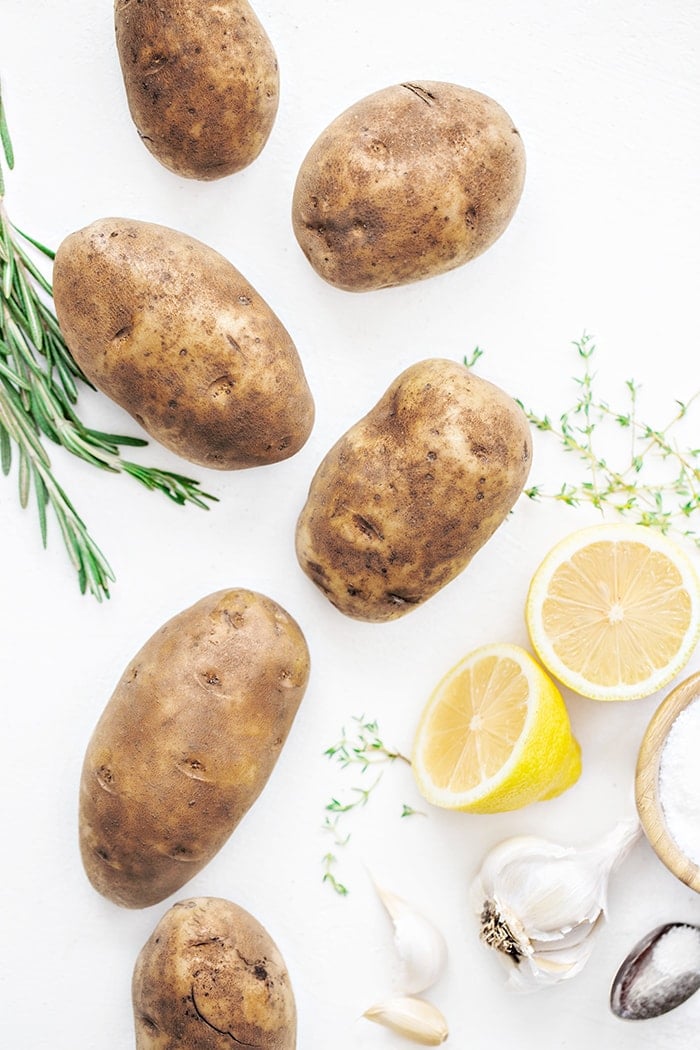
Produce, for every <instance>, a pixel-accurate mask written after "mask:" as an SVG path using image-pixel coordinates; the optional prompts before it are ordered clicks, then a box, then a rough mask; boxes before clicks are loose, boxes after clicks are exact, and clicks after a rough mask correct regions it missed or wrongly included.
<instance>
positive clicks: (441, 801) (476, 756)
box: [412, 644, 581, 813]
mask: <svg viewBox="0 0 700 1050" xmlns="http://www.w3.org/2000/svg"><path fill="white" fill-rule="evenodd" d="M412 767H413V772H414V775H415V778H416V783H417V785H418V789H419V791H420V792H421V794H422V795H423V797H424V798H425V799H427V801H428V802H431V803H432V804H433V805H436V806H442V807H443V808H445V809H459V810H464V811H467V812H471V813H499V812H503V811H505V810H512V809H519V808H520V807H521V806H526V805H529V804H530V803H531V802H536V801H538V800H540V799H545V798H553V797H554V796H555V795H558V794H561V792H562V791H565V790H566V789H567V788H568V787H570V786H571V785H572V784H573V783H574V782H575V781H576V780H577V779H578V777H579V775H580V773H581V753H580V748H579V746H578V744H577V742H576V741H575V740H574V738H573V735H572V733H571V726H570V723H569V716H568V714H567V710H566V707H565V705H564V701H563V699H562V696H561V694H560V692H559V690H558V689H557V687H556V686H555V685H554V683H553V682H552V681H551V679H550V678H549V677H548V676H547V675H546V674H545V673H544V671H543V670H542V668H541V667H539V665H538V664H537V663H536V662H535V661H534V660H533V659H532V657H531V656H530V655H529V653H527V652H526V651H525V650H524V649H521V648H520V647H519V646H517V645H507V644H498V645H487V646H484V647H482V648H481V649H477V650H475V651H474V652H472V653H470V654H469V655H467V656H466V657H465V658H464V659H463V660H461V661H460V663H458V664H457V665H456V666H455V667H453V668H452V670H451V671H449V672H448V673H447V674H446V675H445V677H444V678H443V679H442V681H441V682H439V683H438V685H437V687H436V688H435V690H434V691H433V693H432V695H431V697H430V699H429V701H428V703H427V705H426V707H425V710H424V711H423V713H422V715H421V718H420V721H419V725H418V729H417V731H416V737H415V742H414V748H413V760H412Z"/></svg>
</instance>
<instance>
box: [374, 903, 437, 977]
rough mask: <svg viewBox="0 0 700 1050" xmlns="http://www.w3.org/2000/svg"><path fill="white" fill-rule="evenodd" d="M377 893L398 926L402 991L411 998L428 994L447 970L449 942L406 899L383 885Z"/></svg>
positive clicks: (397, 935) (396, 935)
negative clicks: (428, 990) (421, 993)
mask: <svg viewBox="0 0 700 1050" xmlns="http://www.w3.org/2000/svg"><path fill="white" fill-rule="evenodd" d="M375 885H376V884H375ZM376 890H377V893H378V895H379V898H380V900H381V901H382V904H383V905H384V907H385V908H386V910H387V912H388V913H389V915H390V916H391V920H392V922H393V924H394V944H395V946H396V951H397V953H398V955H399V958H400V960H401V977H400V981H401V989H402V991H403V992H405V993H406V994H407V995H415V994H416V993H417V992H424V991H425V990H426V989H427V988H430V987H431V986H432V985H433V984H435V982H436V981H437V980H438V978H439V977H440V975H441V974H442V972H443V970H444V968H445V964H446V962H447V945H446V944H445V939H444V937H443V936H442V934H441V933H440V931H439V930H438V929H437V928H436V927H435V926H434V925H433V923H432V922H430V920H429V919H426V917H425V916H424V915H422V914H421V913H420V912H419V911H417V910H416V909H415V908H414V907H413V906H412V905H411V904H409V903H408V901H406V900H404V898H403V897H398V896H397V895H396V894H395V893H391V892H390V891H389V890H386V889H384V888H383V887H382V886H378V885H377V886H376Z"/></svg>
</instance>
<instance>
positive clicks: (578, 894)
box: [471, 821, 641, 991]
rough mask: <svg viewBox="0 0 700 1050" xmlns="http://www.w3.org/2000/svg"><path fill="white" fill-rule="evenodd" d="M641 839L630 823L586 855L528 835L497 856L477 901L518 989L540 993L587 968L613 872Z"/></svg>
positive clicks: (484, 929) (480, 881)
mask: <svg viewBox="0 0 700 1050" xmlns="http://www.w3.org/2000/svg"><path fill="white" fill-rule="evenodd" d="M640 833H641V829H640V826H639V824H638V823H637V821H625V822H622V823H620V824H618V825H617V826H616V827H615V828H614V829H613V830H612V831H611V832H609V833H608V834H607V835H605V836H603V838H602V839H600V840H599V841H598V842H596V843H593V844H592V845H591V846H588V847H587V848H584V849H575V848H573V847H566V846H560V845H558V844H557V843H554V842H549V841H547V840H546V839H540V838H533V837H528V838H513V839H508V840H506V841H505V842H502V843H501V844H500V845H499V846H496V847H495V848H494V849H493V850H491V852H490V853H489V854H488V856H487V857H486V859H485V860H484V863H483V865H482V868H481V871H480V872H479V874H478V876H477V877H476V879H475V880H474V882H473V884H472V887H471V898H472V903H473V906H474V909H475V911H476V912H477V914H478V915H479V916H480V919H481V938H482V940H483V941H484V942H485V943H486V944H488V945H489V946H490V947H492V948H496V949H497V950H498V952H499V956H500V957H501V959H502V960H503V961H504V962H505V964H506V965H507V966H508V969H509V979H508V983H509V985H510V986H511V987H513V988H515V989H517V990H518V991H534V990H536V989H537V988H542V987H545V986H547V985H552V984H557V983H558V982H559V981H562V980H568V979H569V978H571V977H574V976H575V975H576V974H577V973H579V972H580V971H581V970H582V969H583V967H584V966H585V964H586V962H587V961H588V958H589V956H590V954H591V951H592V950H593V947H594V934H595V932H596V931H597V930H598V929H599V928H600V926H601V925H602V924H603V922H604V921H605V911H606V906H607V889H608V880H609V878H610V874H611V872H612V870H613V868H614V867H615V866H616V865H617V864H618V863H620V862H621V861H622V859H623V858H624V857H625V855H626V854H627V852H628V850H629V849H630V847H631V846H632V844H633V843H634V842H635V841H636V839H637V838H638V837H639V835H640Z"/></svg>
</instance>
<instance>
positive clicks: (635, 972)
mask: <svg viewBox="0 0 700 1050" xmlns="http://www.w3.org/2000/svg"><path fill="white" fill-rule="evenodd" d="M698 988H700V929H698V927H697V926H691V925H686V924H685V923H680V922H673V923H668V924H667V925H666V926H659V927H658V928H657V929H655V930H652V932H651V933H650V934H648V935H647V936H646V937H645V938H644V939H643V940H641V941H640V942H639V944H637V945H636V946H635V947H634V948H633V949H632V951H631V952H630V954H629V955H628V956H627V958H626V959H625V961H624V962H623V963H622V966H621V967H620V969H619V970H618V971H617V974H616V975H615V979H614V981H613V985H612V989H611V992H610V1009H611V1010H612V1012H613V1013H614V1014H617V1016H618V1017H624V1018H626V1019H628V1020H632V1021H643V1020H646V1019H647V1018H649V1017H659V1016H660V1015H661V1014H665V1013H668V1011H669V1010H673V1009H675V1007H676V1006H680V1004H681V1003H684V1002H685V1000H686V999H689V998H690V996H691V995H693V994H694V993H695V992H696V991H697V990H698Z"/></svg>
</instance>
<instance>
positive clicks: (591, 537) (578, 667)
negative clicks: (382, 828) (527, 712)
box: [525, 524, 700, 700]
mask: <svg viewBox="0 0 700 1050" xmlns="http://www.w3.org/2000/svg"><path fill="white" fill-rule="evenodd" d="M525 618H526V621H527V627H528V631H529V633H530V639H531V641H532V645H533V648H534V649H535V652H536V653H537V655H538V656H539V658H540V660H541V661H542V663H543V664H544V665H545V667H546V668H547V670H548V671H549V672H550V673H551V674H553V675H554V676H555V677H556V678H558V679H559V681H560V682H563V683H564V685H566V686H568V687H569V688H570V689H573V690H574V691H575V692H577V693H580V694H581V695H582V696H587V697H590V698H591V699H594V700H636V699H639V698H641V697H644V696H649V695H650V694H651V693H653V692H656V690H657V689H660V688H661V687H662V686H664V685H665V684H666V683H667V682H669V681H670V680H671V678H673V677H674V675H676V674H677V673H678V672H679V671H680V670H681V669H682V668H683V667H684V666H685V664H686V663H687V661H688V660H689V659H690V657H691V655H692V652H693V649H694V647H695V644H696V642H697V639H698V634H699V633H700V584H699V583H698V577H697V574H696V572H695V569H694V568H693V565H692V563H691V561H690V560H689V558H688V557H687V556H686V555H685V553H684V552H683V551H682V550H681V549H680V548H679V547H677V546H676V545H675V544H674V543H672V542H671V541H670V540H669V539H668V538H667V537H665V536H663V535H661V534H660V533H657V532H654V531H653V530H651V529H649V528H647V527H645V526H642V525H627V524H605V525H594V526H592V527H591V528H587V529H580V530H578V531H577V532H575V533H572V534H571V535H570V536H568V537H566V538H565V539H564V540H563V541H562V542H561V543H559V544H557V546H556V547H554V549H553V550H552V551H550V553H549V554H548V555H547V556H546V558H545V559H544V560H543V562H542V563H541V565H540V566H539V568H538V569H537V571H536V572H535V575H534V576H533V578H532V582H531V584H530V590H529V594H528V598H527V604H526V609H525Z"/></svg>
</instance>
